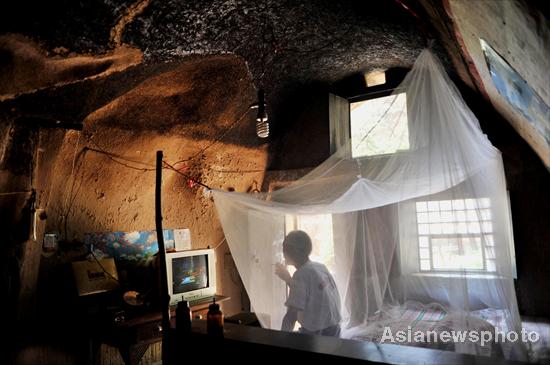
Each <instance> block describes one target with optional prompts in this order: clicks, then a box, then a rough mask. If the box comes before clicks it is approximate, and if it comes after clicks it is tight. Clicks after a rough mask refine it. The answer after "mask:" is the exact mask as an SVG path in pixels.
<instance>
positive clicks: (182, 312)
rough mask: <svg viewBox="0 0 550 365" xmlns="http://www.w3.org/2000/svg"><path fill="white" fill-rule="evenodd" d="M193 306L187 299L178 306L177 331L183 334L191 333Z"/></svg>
mask: <svg viewBox="0 0 550 365" xmlns="http://www.w3.org/2000/svg"><path fill="white" fill-rule="evenodd" d="M191 318H192V317H191V308H189V303H188V302H187V301H186V300H182V301H180V302H179V303H178V306H177V307H176V331H177V333H179V334H181V335H186V334H189V333H191Z"/></svg>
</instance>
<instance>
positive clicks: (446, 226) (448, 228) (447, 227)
mask: <svg viewBox="0 0 550 365" xmlns="http://www.w3.org/2000/svg"><path fill="white" fill-rule="evenodd" d="M441 232H442V233H443V234H454V233H455V225H454V224H453V223H441Z"/></svg>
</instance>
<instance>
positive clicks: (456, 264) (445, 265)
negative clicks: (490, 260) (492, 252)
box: [431, 237, 483, 270]
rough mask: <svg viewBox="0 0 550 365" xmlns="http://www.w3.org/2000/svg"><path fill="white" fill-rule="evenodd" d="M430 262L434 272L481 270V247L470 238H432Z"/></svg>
mask: <svg viewBox="0 0 550 365" xmlns="http://www.w3.org/2000/svg"><path fill="white" fill-rule="evenodd" d="M431 243H432V262H433V267H434V269H436V270H482V269H483V255H482V252H481V245H480V243H479V242H476V240H475V239H473V238H472V237H463V238H461V239H460V240H459V239H457V238H432V239H431Z"/></svg>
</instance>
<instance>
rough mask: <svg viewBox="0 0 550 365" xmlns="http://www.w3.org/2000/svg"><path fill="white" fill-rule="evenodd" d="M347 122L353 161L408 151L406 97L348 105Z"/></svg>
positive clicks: (393, 96) (401, 95)
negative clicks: (348, 119)
mask: <svg viewBox="0 0 550 365" xmlns="http://www.w3.org/2000/svg"><path fill="white" fill-rule="evenodd" d="M350 122H351V123H350V125H351V155H352V157H354V158H355V157H361V156H376V155H384V154H389V153H395V152H397V151H400V150H401V151H402V150H408V149H409V125H408V121H407V97H406V93H400V94H395V95H388V96H384V97H380V98H376V99H370V100H364V101H360V102H356V103H352V104H351V105H350Z"/></svg>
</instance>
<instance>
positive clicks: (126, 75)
mask: <svg viewBox="0 0 550 365" xmlns="http://www.w3.org/2000/svg"><path fill="white" fill-rule="evenodd" d="M503 2H505V3H510V2H511V3H513V4H516V3H517V4H520V5H521V4H523V1H516V2H514V1H512V0H510V1H503ZM480 3H485V2H480ZM465 4H466V2H465V1H464V0H395V1H387V0H385V1H364V2H359V1H353V0H340V1H330V0H317V1H308V2H302V1H280V0H279V1H278V0H264V1H252V0H231V1H228V0H208V1H204V0H188V1H183V0H164V1H155V0H137V1H127V0H109V1H107V0H106V1H100V2H97V1H75V2H66V1H61V0H53V1H49V2H34V1H20V2H17V3H15V4H10V6H11V11H2V12H1V14H2V18H1V19H0V20H1V21H0V33H4V36H2V38H1V39H0V51H1V52H0V55H1V57H0V69H1V70H2V74H3V76H2V79H0V81H1V83H2V85H0V92H1V93H2V98H3V99H5V101H4V102H2V103H0V109H1V110H0V111H1V112H2V113H4V114H9V115H11V114H15V115H18V114H22V115H25V114H27V115H33V116H41V117H46V118H52V119H59V118H67V119H70V120H71V122H75V123H79V122H82V120H84V118H85V117H86V116H87V115H88V114H89V113H92V112H94V111H95V110H97V109H99V108H101V107H102V106H104V105H105V104H107V103H108V102H109V101H111V100H113V99H114V98H116V97H119V96H120V95H122V94H124V93H126V92H127V91H129V90H131V89H132V88H133V87H135V86H137V85H138V84H140V83H141V82H143V81H144V80H146V79H147V78H149V77H155V76H156V75H158V74H160V73H162V72H168V71H170V70H172V69H174V68H175V67H177V65H178V64H179V62H181V61H182V60H184V59H185V58H187V57H189V56H190V55H211V54H214V55H218V54H224V53H230V54H235V55H237V56H239V57H241V58H242V59H243V60H244V61H245V62H246V65H247V67H248V69H249V71H250V74H251V78H252V80H253V83H254V86H255V87H257V88H258V87H263V88H265V89H266V92H267V98H268V99H267V100H268V108H269V112H270V114H271V116H272V117H273V118H274V119H275V120H277V116H278V114H281V110H283V109H285V105H286V103H287V102H288V100H293V99H296V98H297V97H299V96H300V93H301V92H303V88H304V85H311V84H316V83H320V84H325V85H330V84H331V83H333V82H335V81H338V80H341V79H343V78H345V77H347V76H349V75H352V74H354V73H357V72H364V71H370V70H376V69H386V68H390V67H397V66H400V67H408V66H410V65H412V62H413V61H414V59H415V57H416V55H417V54H418V53H419V52H420V50H421V49H422V48H423V47H424V46H425V44H426V38H427V37H436V38H439V39H440V41H441V43H440V44H441V45H444V46H445V48H446V49H447V50H448V52H449V55H450V56H451V59H452V60H453V64H454V67H456V69H457V72H458V74H459V75H460V76H461V77H462V78H463V80H464V81H465V82H466V83H467V84H470V85H471V86H473V87H477V88H478V89H480V91H481V92H482V93H483V89H487V90H489V93H488V94H487V95H488V97H489V98H490V100H491V101H492V102H493V104H494V105H495V106H496V108H497V109H498V110H499V111H500V112H501V113H502V114H503V115H504V116H505V117H506V118H507V119H508V120H509V121H510V122H511V123H512V125H514V126H515V127H516V129H517V130H518V131H519V133H520V134H522V136H523V137H524V138H525V139H526V140H527V141H528V142H529V143H530V144H531V145H532V146H533V148H534V149H535V150H536V151H537V153H538V154H539V156H540V157H541V158H542V159H543V160H544V161H545V163H546V165H547V166H550V157H549V156H550V146H549V145H548V144H547V143H544V141H545V140H544V139H545V137H546V136H540V133H539V135H537V133H533V132H532V131H531V130H530V129H529V122H528V121H527V120H526V118H523V119H522V117H521V116H520V115H519V114H518V113H517V112H516V111H514V110H508V111H507V110H506V107H505V106H504V105H501V104H502V103H499V102H498V98H497V96H496V95H493V94H494V93H493V94H492V93H491V92H490V89H491V87H490V85H489V81H488V79H487V77H486V75H484V73H487V70H486V69H483V65H482V60H480V57H479V55H478V52H477V51H476V50H475V49H473V48H472V46H471V45H470V41H469V38H468V37H471V38H472V39H474V38H476V37H480V36H483V35H484V34H485V35H486V34H499V32H501V28H500V26H499V25H498V21H499V19H500V18H499V17H501V16H502V14H500V13H499V12H498V11H497V12H496V13H495V12H493V13H494V14H493V13H491V9H484V8H483V6H485V5H479V4H478V5H479V6H477V7H468V6H466V5H465ZM487 6H488V5H487ZM480 7H481V8H480ZM478 8H479V9H478ZM493 8H494V6H493ZM476 9H477V10H476ZM493 10H494V9H493ZM497 10H498V9H497ZM533 12H534V13H533ZM474 13H477V17H476V14H474ZM484 14H485V16H486V17H489V18H491V19H492V20H494V21H495V24H489V23H487V22H484V20H483V16H482V15H484ZM489 14H490V15H489ZM521 14H524V15H525V17H526V19H527V20H528V19H532V18H533V17H535V18H536V19H539V18H538V17H539V15H540V14H541V12H540V11H538V10H537V9H536V8H535V9H533V7H525V9H524V10H522V13H521ZM533 14H535V15H533ZM540 19H543V20H542V21H541V20H540ZM540 19H539V20H537V21H538V23H537V22H535V23H533V24H535V25H534V26H535V27H538V28H537V29H535V30H534V31H533V34H534V38H533V39H535V40H537V39H541V37H542V39H543V40H544V37H547V34H548V29H547V21H546V20H545V18H544V17H542V18H540ZM541 22H542V23H541ZM532 26H533V25H532V24H531V25H529V24H528V25H527V27H526V29H531V30H532ZM472 29H473V31H472ZM434 30H435V31H434ZM514 30H515V29H513V28H512V29H510V30H509V32H513V31H514ZM470 31H472V32H470ZM22 37H25V38H22ZM537 37H538V38H537ZM493 40H494V43H495V46H496V47H497V48H500V49H499V51H500V52H502V53H503V54H507V52H508V51H510V52H512V53H516V54H512V55H511V57H510V58H511V59H512V58H514V57H515V58H516V59H521V58H522V56H523V55H521V54H517V53H518V52H520V51H519V49H518V48H517V47H515V48H514V47H511V43H508V44H504V43H502V42H500V41H499V40H498V39H496V38H494V39H493ZM31 42H36V43H31ZM37 44H38V45H37ZM436 46H437V44H436ZM509 46H510V47H509ZM508 48H509V49H508ZM440 49H441V48H440ZM539 51H540V49H539ZM546 51H547V49H545V48H544V47H543V48H542V52H543V54H544V53H546ZM526 52H527V55H529V52H532V51H530V50H529V49H526ZM439 53H440V54H441V55H442V56H443V57H444V58H445V52H441V51H440V52H439ZM547 59H548V57H547ZM444 61H445V60H444ZM535 62H537V61H536V59H535ZM446 64H447V67H448V69H449V71H451V70H452V68H453V67H452V66H451V64H450V63H449V62H447V63H446ZM29 65H33V66H29ZM518 68H519V69H520V71H521V67H519V65H518ZM533 75H536V73H532V72H528V73H527V75H526V76H525V78H526V80H527V81H528V82H533V83H534V84H535V86H534V87H535V89H537V88H538V89H540V87H539V86H537V85H536V84H537V80H534V79H533ZM530 79H532V80H533V81H531V80H530ZM541 87H547V85H546V86H545V85H544V83H543V84H542V86H541ZM36 90H39V91H38V92H37V91H36ZM541 93H542V94H544V92H541ZM74 95H78V99H79V101H80V102H79V103H78V104H79V105H83V107H80V108H79V105H75V103H74V102H71V98H74ZM487 95H486V96H487ZM283 119H284V118H281V120H280V121H279V125H282V126H284V124H285V123H286V121H285V120H283ZM531 129H532V128H531ZM525 131H527V132H525ZM541 141H542V142H541Z"/></svg>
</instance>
